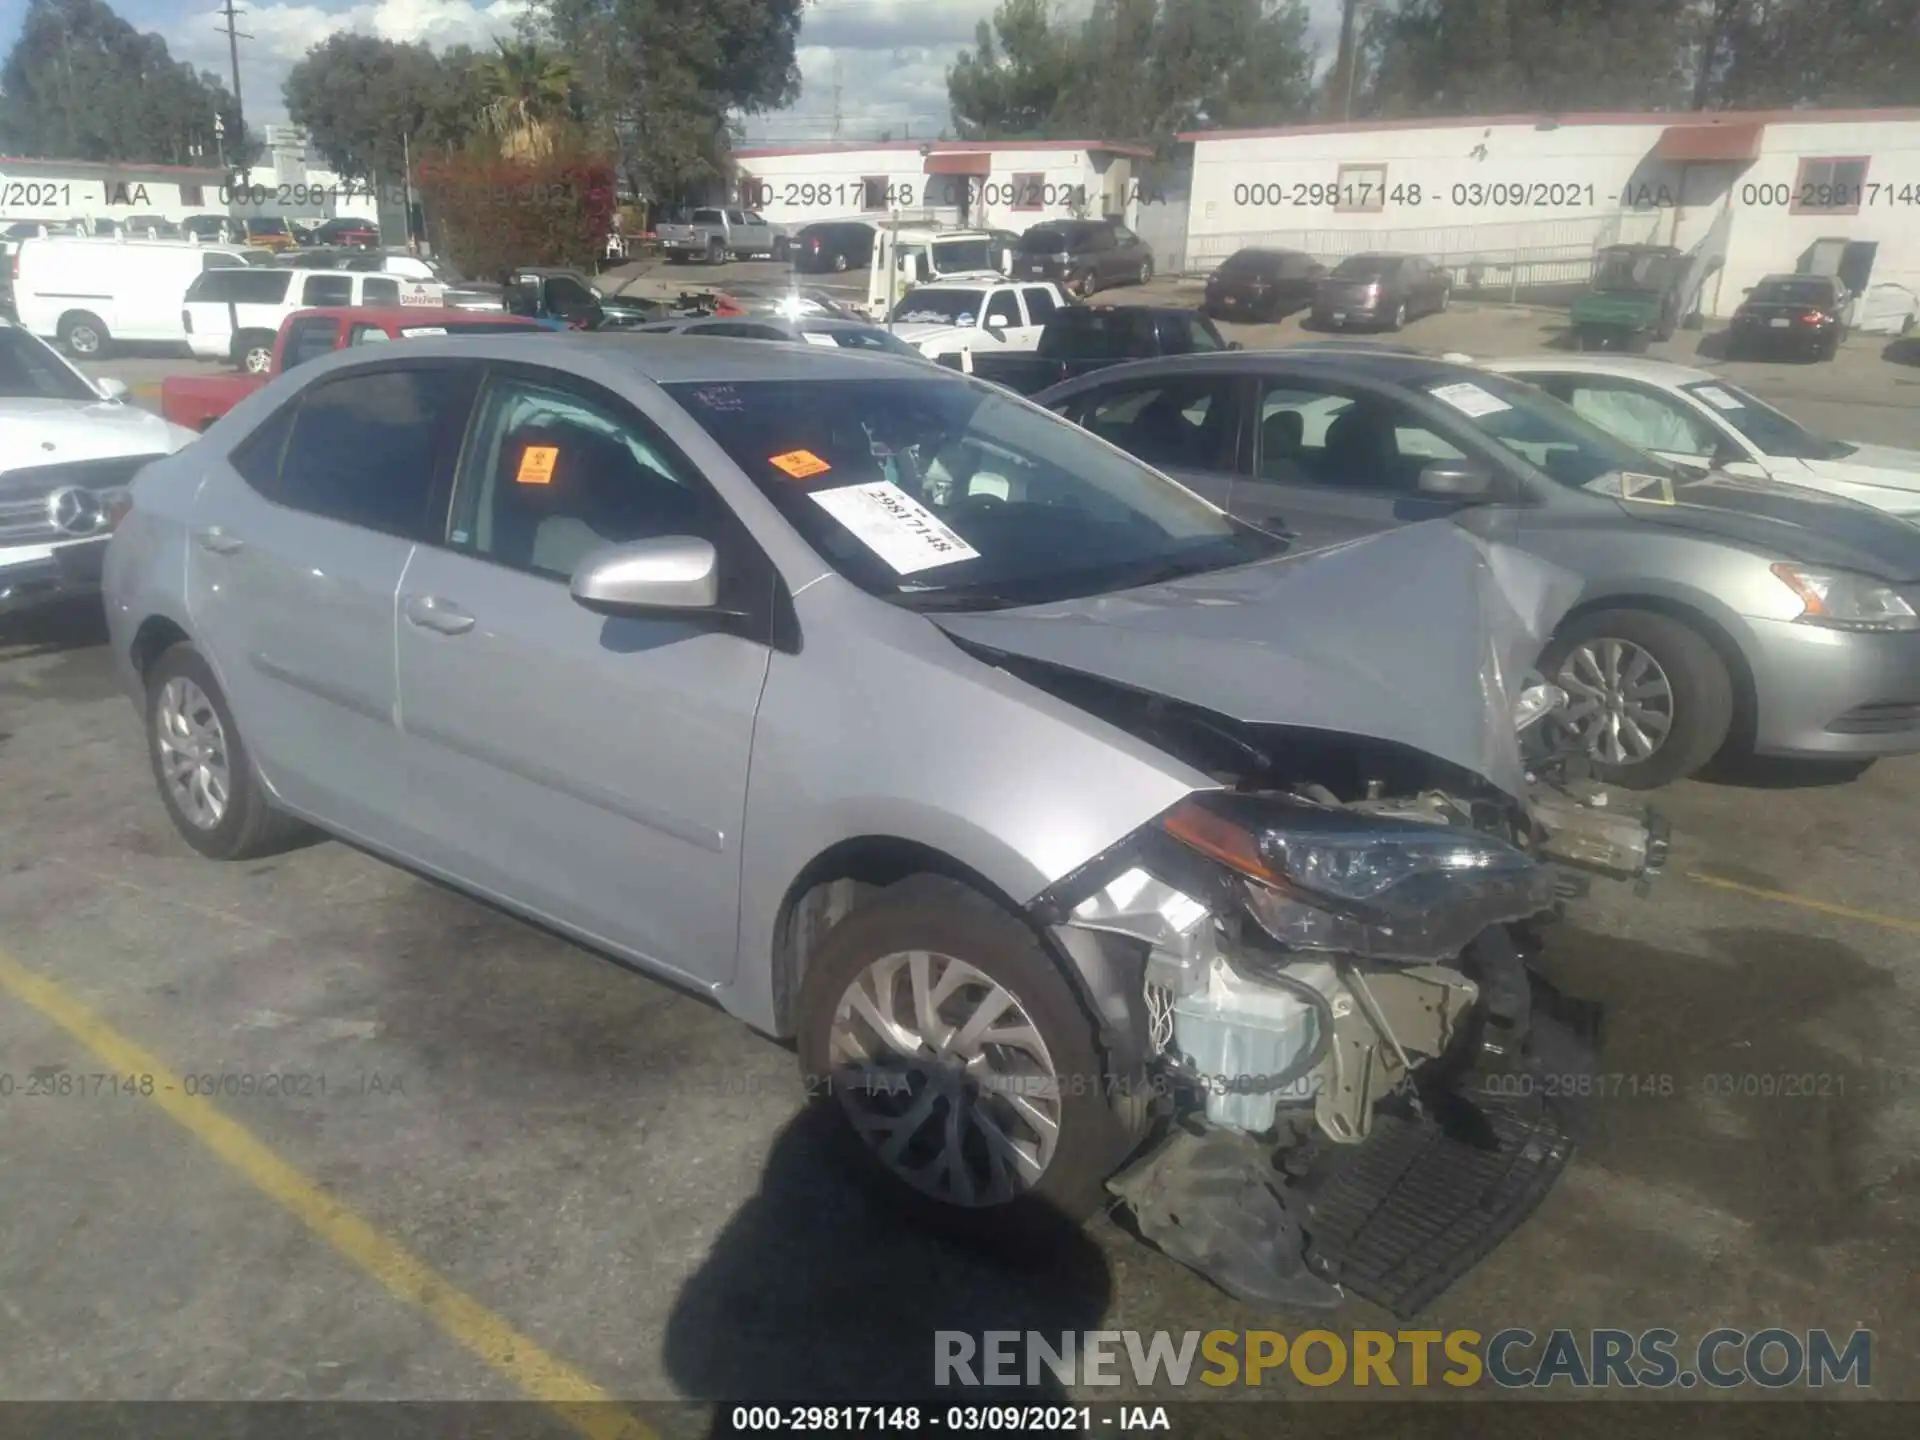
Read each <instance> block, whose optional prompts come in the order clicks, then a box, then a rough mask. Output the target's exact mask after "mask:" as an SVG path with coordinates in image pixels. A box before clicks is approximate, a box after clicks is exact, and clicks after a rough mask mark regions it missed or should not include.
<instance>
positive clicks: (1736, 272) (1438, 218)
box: [1187, 115, 1920, 316]
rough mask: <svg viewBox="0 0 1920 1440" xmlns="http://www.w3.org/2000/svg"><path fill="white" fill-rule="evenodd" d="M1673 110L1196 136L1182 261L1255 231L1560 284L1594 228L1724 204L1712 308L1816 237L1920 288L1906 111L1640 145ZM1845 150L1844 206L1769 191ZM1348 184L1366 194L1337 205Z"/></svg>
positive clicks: (1668, 228)
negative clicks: (1690, 155)
mask: <svg viewBox="0 0 1920 1440" xmlns="http://www.w3.org/2000/svg"><path fill="white" fill-rule="evenodd" d="M1686 118H1687V117H1686V116H1683V115H1674V116H1672V117H1667V116H1659V117H1656V118H1654V119H1653V120H1651V121H1649V122H1648V123H1640V122H1638V121H1637V120H1636V121H1634V122H1631V123H1616V124H1592V123H1590V124H1579V123H1570V124H1567V125H1563V126H1560V127H1558V128H1553V129H1541V128H1538V127H1536V126H1535V125H1534V124H1532V123H1517V124H1515V123H1509V124H1500V125H1493V126H1486V125H1454V126H1448V125H1436V126H1431V127H1423V128H1409V129H1379V130H1348V131H1331V132H1320V133H1305V134H1294V135H1273V136H1265V137H1250V138H1243V139H1228V140H1199V141H1196V142H1195V145H1194V180H1193V200H1192V205H1191V208H1190V212H1189V215H1188V233H1187V255H1188V262H1187V264H1188V268H1189V269H1197V270H1205V269H1211V268H1212V267H1213V266H1214V265H1217V264H1218V263H1219V262H1220V261H1221V260H1223V259H1225V258H1226V257H1227V256H1228V255H1230V254H1231V253H1233V251H1235V250H1237V249H1239V248H1240V247H1241V246H1243V245H1251V244H1258V243H1265V244H1272V245H1291V246H1297V247H1299V248H1302V249H1306V250H1310V251H1313V252H1315V253H1325V254H1332V255H1338V254H1344V253H1349V252H1352V251H1356V250H1362V249H1400V250H1411V251H1416V252H1420V253H1425V254H1428V255H1431V256H1433V257H1434V258H1435V259H1438V260H1441V261H1442V262H1443V263H1447V264H1449V265H1452V266H1453V267H1454V268H1455V269H1456V271H1459V270H1461V269H1462V268H1464V265H1465V264H1466V263H1467V262H1468V261H1469V260H1475V259H1477V260H1480V261H1482V262H1484V263H1485V264H1486V266H1487V267H1488V268H1489V270H1490V271H1491V272H1492V273H1493V275H1494V276H1495V278H1494V279H1493V280H1492V282H1491V283H1493V284H1494V285H1495V286H1496V287H1497V286H1498V285H1500V284H1504V283H1506V277H1507V276H1509V275H1510V274H1512V273H1513V272H1516V271H1517V272H1518V274H1519V276H1520V283H1521V284H1538V283H1558V282H1561V281H1571V280H1575V279H1577V278H1579V276H1580V275H1581V273H1582V270H1583V266H1584V265H1585V264H1586V262H1587V261H1588V260H1589V259H1590V257H1591V255H1592V251H1593V248H1594V246H1596V245H1599V244H1606V243H1611V242H1613V241H1652V242H1655V243H1665V244H1678V245H1680V246H1682V247H1683V248H1686V247H1689V246H1691V245H1692V244H1693V243H1694V242H1695V241H1697V240H1698V239H1700V238H1701V237H1702V236H1703V235H1704V234H1705V233H1706V231H1707V229H1708V228H1709V226H1710V225H1711V224H1712V221H1713V219H1714V218H1715V217H1716V216H1717V214H1718V213H1719V211H1720V210H1721V208H1722V207H1729V206H1730V208H1731V210H1732V222H1731V226H1730V232H1729V240H1728V249H1727V260H1726V267H1725V271H1724V273H1723V275H1722V277H1721V279H1720V282H1719V283H1718V285H1717V286H1716V285H1715V284H1709V285H1708V287H1707V293H1706V295H1705V297H1704V302H1705V303H1704V308H1705V310H1706V313H1708V314H1709V315H1717V316H1724V315H1727V314H1731V313H1732V311H1733V309H1734V308H1735V307H1736V306H1737V305H1738V304H1739V302H1740V298H1741V292H1742V290H1743V288H1744V287H1746V286H1748V285H1751V284H1752V283H1754V281H1755V279H1757V278H1758V277H1759V276H1760V275H1763V274H1766V273H1767V272H1769V271H1778V270H1791V269H1793V268H1794V265H1795V264H1796V263H1797V261H1798V259H1799V256H1800V254H1801V252H1802V251H1803V250H1804V249H1805V248H1806V246H1807V245H1809V244H1810V243H1811V242H1812V241H1814V240H1816V239H1821V238H1824V237H1827V236H1845V237H1846V238H1848V239H1852V240H1872V241H1878V242H1879V244H1880V247H1881V248H1880V251H1879V254H1878V256H1877V257H1876V261H1875V266H1874V272H1873V277H1872V278H1873V280H1874V281H1875V282H1876V283H1877V282H1880V281H1889V280H1891V281H1896V282H1899V283H1904V284H1907V285H1910V286H1920V121H1913V120H1875V121H1861V122H1853V121H1817V120H1809V121H1804V122H1801V121H1795V122H1793V123H1769V124H1767V125H1766V126H1765V128H1764V130H1763V131H1762V136H1761V142H1760V149H1761V155H1760V158H1759V159H1757V160H1756V161H1754V162H1753V163H1752V164H1750V165H1745V166H1740V165H1735V164H1715V165H1696V166H1693V167H1686V168H1683V167H1682V166H1681V165H1679V164H1677V163H1673V162H1658V161H1652V160H1649V159H1648V158H1647V157H1648V155H1649V152H1650V151H1651V150H1652V149H1653V147H1654V146H1655V144H1656V143H1657V142H1658V141H1659V139H1660V136H1661V134H1662V132H1663V131H1664V130H1665V129H1666V128H1667V126H1668V124H1669V123H1683V122H1684V121H1685V120H1686ZM1855 155H1865V156H1871V157H1872V160H1871V163H1870V165H1869V167H1868V175H1867V184H1868V192H1867V196H1866V198H1867V201H1868V203H1866V204H1865V205H1863V206H1862V207H1861V209H1860V211H1859V213H1858V214H1857V215H1846V216H1842V215H1830V214H1828V215H1818V214H1794V213H1792V210H1791V208H1790V207H1789V206H1787V205H1782V204H1778V203H1774V202H1777V201H1778V200H1779V199H1781V198H1783V197H1784V195H1785V193H1786V192H1783V191H1781V190H1779V189H1778V188H1777V187H1779V186H1783V185H1784V186H1785V187H1786V188H1787V191H1791V190H1792V188H1793V185H1794V182H1795V179H1796V176H1797V175H1798V174H1799V165H1800V161H1801V159H1802V158H1804V157H1834V156H1855ZM1343 166H1346V167H1351V168H1349V169H1348V170H1347V172H1346V178H1347V180H1348V181H1349V182H1350V183H1359V184H1364V185H1370V186H1372V187H1373V189H1372V190H1371V191H1369V192H1368V193H1366V194H1365V195H1364V197H1362V196H1360V195H1356V194H1347V195H1342V194H1340V193H1339V186H1340V181H1341V177H1342V167H1343ZM1359 167H1380V168H1379V169H1378V170H1374V171H1371V172H1369V171H1367V170H1364V169H1361V168H1359ZM1416 187H1417V188H1416ZM1875 187H1877V188H1875ZM1903 197H1904V198H1903ZM1362 198H1364V199H1365V200H1367V201H1369V202H1374V208H1370V209H1365V210H1358V209H1354V208H1350V206H1348V205H1346V204H1343V203H1342V202H1343V201H1352V200H1358V199H1362Z"/></svg>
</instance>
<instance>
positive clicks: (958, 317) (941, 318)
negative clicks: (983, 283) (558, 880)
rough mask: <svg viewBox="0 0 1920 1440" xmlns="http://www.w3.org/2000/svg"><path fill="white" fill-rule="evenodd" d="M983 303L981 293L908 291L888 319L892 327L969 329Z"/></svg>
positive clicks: (982, 291)
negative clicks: (954, 327) (946, 326)
mask: <svg viewBox="0 0 1920 1440" xmlns="http://www.w3.org/2000/svg"><path fill="white" fill-rule="evenodd" d="M986 303H987V292H986V291H984V290H909V291H908V292H907V293H906V297H905V298H904V299H902V300H901V302H900V303H899V304H898V305H896V306H894V307H893V315H892V317H891V318H892V320H893V323H894V324H896V325H971V324H973V322H974V320H975V318H976V317H977V316H978V315H979V314H980V310H981V307H982V306H984V305H985V304H986Z"/></svg>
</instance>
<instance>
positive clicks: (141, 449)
mask: <svg viewBox="0 0 1920 1440" xmlns="http://www.w3.org/2000/svg"><path fill="white" fill-rule="evenodd" d="M126 393H127V387H126V386H125V385H124V384H122V383H121V382H120V381H118V380H102V381H100V382H98V383H97V384H96V383H95V382H94V381H92V380H89V379H88V378H87V377H86V376H85V375H83V374H81V373H80V371H78V370H76V369H74V367H73V366H72V365H70V364H68V363H67V361H66V360H65V358H64V357H62V356H60V355H58V354H56V353H55V352H54V351H53V349H52V347H50V346H48V345H47V344H46V343H45V342H43V341H41V340H37V339H35V338H34V337H33V336H32V335H29V334H28V333H27V332H26V331H25V330H22V329H21V328H20V327H19V326H17V325H13V324H9V323H8V322H7V321H4V320H0V614H6V613H8V612H9V611H15V610H24V609H27V608H28V607H30V606H33V605H37V604H41V603H43V602H46V601H51V600H56V599H60V598H62V597H64V596H68V595H75V594H85V593H88V592H91V591H95V590H97V589H98V588H99V583H100V560H101V556H102V554H103V552H104V551H105V548H106V543H107V533H108V532H109V531H110V530H111V529H112V528H113V524H114V521H115V520H117V519H118V518H119V508H120V503H121V501H122V499H123V498H124V496H125V494H126V487H127V485H128V484H129V483H130V482H131V481H132V479H133V475H134V472H135V471H136V470H138V469H140V467H141V466H143V465H145V464H147V463H148V462H149V461H151V460H156V459H158V458H159V457H160V456H162V455H168V454H171V453H172V452H173V451H175V450H178V449H180V448H181V447H182V446H184V445H187V444H189V443H191V442H192V441H193V440H194V439H196V438H197V437H196V436H195V435H194V432H193V431H191V430H186V429H182V428H181V427H180V426H178V425H170V424H168V423H167V422H166V421H165V420H162V419H161V418H160V417H159V416H158V415H155V414H152V413H150V412H149V411H146V410H141V409H139V408H137V407H135V406H132V405H128V404H126V403H125V402H124V400H123V398H122V397H124V396H125V395H126Z"/></svg>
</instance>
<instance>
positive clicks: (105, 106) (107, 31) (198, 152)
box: [0, 0, 259, 167]
mask: <svg viewBox="0 0 1920 1440" xmlns="http://www.w3.org/2000/svg"><path fill="white" fill-rule="evenodd" d="M216 116H217V117H218V118H219V121H220V124H221V127H222V128H223V129H224V132H225V134H224V137H216V135H215V133H214V132H215V125H214V121H215V117H216ZM258 151H259V146H258V144H257V143H256V142H255V141H254V140H253V138H252V137H251V136H249V135H248V134H246V133H245V131H244V130H243V128H242V126H241V120H240V112H239V107H238V106H237V105H236V104H235V103H234V99H233V96H232V95H231V94H229V93H228V91H227V89H226V87H225V86H223V85H222V84H221V83H220V81H219V79H218V77H216V76H214V75H212V74H207V73H199V74H196V73H195V71H194V69H193V67H192V66H191V65H189V64H187V63H186V62H184V61H180V60H175V59H174V58H173V57H172V56H171V55H169V54H168V53H167V45H166V42H165V41H164V40H162V39H161V38H160V37H159V36H158V35H143V34H141V33H140V32H138V31H136V30H135V29H134V28H133V27H132V26H131V25H129V24H128V23H127V22H126V21H125V20H122V19H121V18H120V17H119V16H118V15H116V14H115V13H114V12H113V10H112V9H111V8H110V7H108V6H107V5H105V4H103V3H101V0H28V4H27V13H26V18H25V20H24V22H23V23H22V25H21V27H20V38H19V39H18V40H16V41H15V42H14V46H13V49H12V51H11V52H10V53H9V54H8V56H7V59H6V63H5V65H4V66H0V152H5V153H8V154H14V155H30V156H34V157H36V158H40V159H49V160H93V161H122V162H130V163H136V162H142V161H144V162H147V163H149V164H167V165H194V164H200V165H207V166H209V167H211V166H213V165H215V164H216V163H217V162H218V158H219V157H220V156H221V155H222V154H223V153H224V155H225V158H226V159H227V161H228V162H229V163H230V164H236V165H237V164H242V163H246V162H249V161H251V160H252V159H253V158H254V156H255V155H256V154H257V153H258Z"/></svg>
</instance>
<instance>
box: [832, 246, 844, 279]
mask: <svg viewBox="0 0 1920 1440" xmlns="http://www.w3.org/2000/svg"><path fill="white" fill-rule="evenodd" d="M833 273H834V274H836V275H844V274H846V273H847V257H846V255H845V254H844V253H843V252H840V251H835V252H834V256H833Z"/></svg>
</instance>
